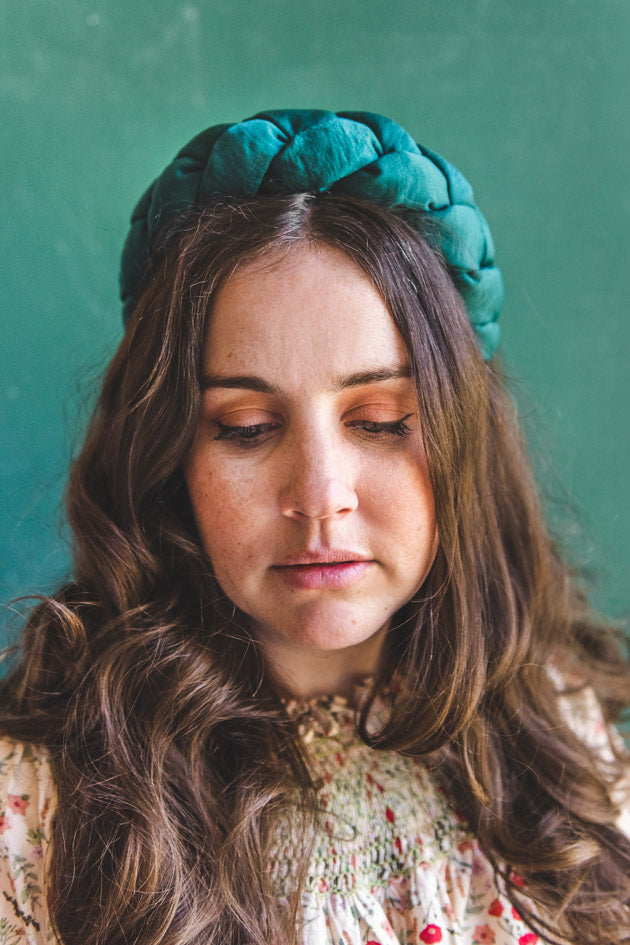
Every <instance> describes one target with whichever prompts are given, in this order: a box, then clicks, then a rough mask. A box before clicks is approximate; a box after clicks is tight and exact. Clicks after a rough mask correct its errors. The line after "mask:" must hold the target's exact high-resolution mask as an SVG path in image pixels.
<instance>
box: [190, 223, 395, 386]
mask: <svg viewBox="0 0 630 945" xmlns="http://www.w3.org/2000/svg"><path fill="white" fill-rule="evenodd" d="M406 365H408V354H407V349H406V347H405V344H404V342H403V339H402V336H401V335H400V333H399V331H398V329H397V328H396V326H395V324H394V321H393V318H392V316H391V314H390V312H389V311H388V309H387V307H386V305H385V302H384V301H383V299H382V297H381V295H380V293H379V292H378V290H377V289H376V288H375V286H374V285H373V284H372V282H371V281H370V280H369V279H368V278H367V276H366V275H365V274H364V273H363V272H362V270H361V269H360V268H359V267H358V266H357V264H356V263H354V262H353V261H352V260H351V259H349V258H348V257H347V256H346V255H345V254H344V253H342V252H341V251H340V250H337V249H333V248H331V247H328V246H323V245H319V244H317V245H312V244H309V243H306V242H304V243H301V244H299V245H298V246H296V247H295V248H294V249H291V251H289V252H288V253H283V254H282V256H276V257H275V258H262V259H256V260H254V261H252V262H251V263H247V264H245V265H243V266H241V267H240V268H239V269H238V270H237V271H236V272H235V273H234V274H233V275H231V276H230V277H229V278H228V279H226V281H225V282H224V283H223V285H222V287H221V289H220V290H219V292H218V294H217V297H216V299H215V302H214V305H213V307H212V311H211V315H210V322H209V327H208V332H207V337H206V345H205V356H204V373H205V374H212V375H217V374H229V375H234V374H256V375H260V376H263V377H265V376H267V374H269V373H271V374H272V375H274V376H276V377H286V384H288V386H292V384H295V383H302V382H304V381H305V380H306V379H307V377H308V375H309V373H317V375H318V378H319V379H320V380H324V379H327V381H328V383H329V384H330V386H335V385H338V383H339V379H340V378H343V377H347V376H348V375H351V374H358V373H360V372H368V371H374V370H377V369H383V368H385V369H389V370H401V369H404V368H405V367H406ZM292 378H293V380H292ZM281 386H286V385H285V384H282V385H281Z"/></svg>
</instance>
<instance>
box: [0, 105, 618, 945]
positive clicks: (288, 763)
mask: <svg viewBox="0 0 630 945" xmlns="http://www.w3.org/2000/svg"><path fill="white" fill-rule="evenodd" d="M122 294H123V300H124V302H125V317H126V322H127V325H126V333H125V337H124V339H123V341H122V344H121V346H120V348H119V350H118V352H117V354H116V356H115V358H114V360H113V362H112V364H111V366H110V368H109V371H108V373H107V376H106V378H105V382H104V386H103V390H102V394H101V397H100V400H99V403H98V406H97V409H96V411H95V414H94V418H93V421H92V424H91V427H90V429H89V431H88V434H87V437H86V441H85V444H84V447H83V450H82V452H81V454H80V456H79V457H78V459H77V461H76V463H75V464H74V467H73V469H72V473H71V478H70V485H69V490H68V509H69V517H70V521H71V524H72V527H73V530H74V535H75V569H74V580H73V581H72V582H71V583H70V584H68V585H66V586H65V587H64V588H62V589H61V590H60V591H59V592H58V593H57V594H56V595H54V596H53V597H52V598H50V599H47V600H45V601H43V602H42V603H41V605H40V606H39V607H38V608H37V609H36V610H35V611H34V613H33V615H32V616H31V618H30V620H29V622H28V625H27V627H26V631H25V636H24V644H23V654H22V656H21V658H20V660H19V662H18V663H17V665H16V666H15V668H14V669H13V672H12V674H11V675H10V676H9V677H8V678H7V680H6V681H5V683H4V685H3V689H2V706H3V712H2V729H3V732H4V734H5V739H4V741H3V742H2V759H3V765H2V775H3V801H4V804H5V813H4V819H3V821H2V829H3V834H2V836H3V839H4V873H3V879H2V896H1V897H0V909H1V910H2V912H1V914H2V916H3V918H2V920H1V923H2V924H0V942H7V943H9V942H11V943H12V942H19V941H25V940H26V941H29V942H33V943H42V942H45V941H48V940H49V935H53V934H54V935H55V936H56V937H57V939H58V940H59V941H60V942H62V943H64V945H75V943H76V945H79V943H80V945H97V943H98V945H105V943H106V945H114V943H115V945H122V943H130V942H133V943H137V945H154V943H158V942H159V943H169V945H171V943H172V945H175V943H177V945H193V943H195V945H200V943H204V945H206V943H219V942H220V943H222V945H223V943H230V942H232V943H237V942H238V943H245V942H247V943H259V945H263V943H265V945H268V943H285V942H291V941H295V942H305V943H311V945H313V943H317V945H320V943H321V945H330V943H334V945H338V943H342V945H345V943H357V945H358V943H362V945H365V943H371V945H375V943H381V945H396V943H400V942H405V943H407V942H422V943H425V945H426V943H431V942H451V943H465V945H472V943H484V945H486V943H494V945H507V943H515V942H518V943H519V945H532V943H534V942H536V941H538V939H539V938H540V939H541V940H544V941H548V942H563V943H567V942H568V943H572V945H578V943H579V945H596V943H597V945H602V943H607V945H608V943H609V945H613V943H614V945H619V943H621V942H626V941H628V940H629V937H630V919H629V916H630V911H629V907H630V878H629V877H630V842H629V840H628V838H627V835H626V833H627V824H625V823H624V820H623V817H624V816H625V815H624V814H623V812H622V811H623V808H624V805H626V804H627V789H624V787H623V771H624V766H625V765H626V764H627V756H626V755H625V753H624V751H623V749H622V747H621V744H620V740H619V739H618V736H616V735H615V733H614V732H613V730H611V729H610V728H609V724H610V723H611V721H612V720H614V718H615V717H616V715H617V714H618V712H619V711H620V710H621V708H622V707H623V705H624V704H625V703H626V701H627V692H628V689H627V685H628V669H627V666H625V664H624V663H623V660H622V657H621V655H620V648H619V645H618V642H617V640H616V638H615V636H614V634H613V633H612V631H611V630H610V629H609V628H608V627H606V626H603V625H601V624H600V623H599V622H596V621H595V620H593V619H592V618H591V617H590V616H589V612H588V609H587V606H586V603H585V601H584V600H583V598H582V597H581V595H580V594H579V592H578V591H577V590H576V589H575V588H574V587H573V585H572V583H571V581H570V578H569V574H568V570H567V567H566V566H565V564H564V563H563V562H562V560H561V558H560V557H559V555H558V553H557V552H556V550H555V548H554V546H553V545H552V543H551V542H550V540H549V538H548V536H547V533H546V530H545V526H544V523H543V517H542V514H541V511H540V508H539V505H538V501H537V498H536V493H535V488H534V486H533V483H532V480H531V476H530V472H529V468H528V465H527V462H526V458H525V455H524V453H523V448H522V444H521V441H520V437H519V433H518V429H517V422H516V418H515V416H514V410H513V407H512V405H511V402H510V400H509V397H508V396H507V395H506V393H505V390H504V387H503V382H502V378H501V376H500V373H499V371H498V369H497V367H496V365H495V363H494V361H493V354H494V350H495V348H496V344H497V342H498V328H497V323H496V317H497V314H498V310H499V307H500V302H501V281H500V276H499V274H498V270H497V269H496V268H495V266H494V261H493V249H492V242H491V239H490V234H489V232H488V229H487V226H486V224H485V221H484V220H483V217H481V215H480V214H479V211H478V210H477V209H476V207H475V205H474V203H473V200H472V194H471V192H470V188H469V187H468V185H467V184H466V182H465V181H464V180H463V178H462V177H461V176H460V175H459V174H458V173H457V172H456V171H455V170H454V168H452V167H450V165H448V164H447V163H446V162H444V161H443V160H442V159H441V158H439V157H437V156H436V155H433V154H431V153H430V152H428V151H426V150H425V149H421V148H419V147H418V146H416V145H415V144H414V143H413V142H412V141H411V139H410V138H409V137H408V136H407V135H406V133H405V132H404V131H403V130H402V129H401V128H399V126H397V125H395V124H394V123H393V122H390V121H388V120H387V119H383V118H380V117H378V116H373V115H367V114H364V113H345V114H339V115H333V114H331V113H327V112H291V111H289V112H273V113H265V114H263V115H260V116H256V117H255V118H254V119H250V120H248V121H245V122H241V123H239V124H237V125H234V126H219V127H217V128H212V129H209V130H208V131H207V132H204V133H202V134H201V135H199V136H198V137H197V138H196V139H194V140H193V141H192V142H191V143H190V145H188V146H187V147H186V148H185V149H184V150H183V151H182V152H180V155H178V157H177V158H176V159H175V161H174V162H173V164H172V165H170V166H169V167H168V168H167V169H166V171H165V172H164V174H163V175H162V176H161V177H160V178H158V180H157V181H156V182H155V183H154V184H153V185H152V186H151V188H150V189H149V191H147V193H146V194H145V196H144V197H143V198H142V200H141V201H140V203H139V204H138V207H137V208H136V211H135V212H134V217H133V218H132V229H131V232H130V236H129V238H128V241H127V244H126V247H125V251H124V254H123V267H122ZM626 809H627V808H626ZM624 831H625V832H624ZM49 928H50V930H51V931H50V932H49ZM2 936H4V937H2Z"/></svg>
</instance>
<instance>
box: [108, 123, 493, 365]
mask: <svg viewBox="0 0 630 945" xmlns="http://www.w3.org/2000/svg"><path fill="white" fill-rule="evenodd" d="M325 190H330V191H333V192H335V193H341V194H354V195H356V196H363V197H368V198H370V199H372V200H374V201H375V202H376V203H380V204H384V205H385V206H387V207H401V206H403V207H408V208H410V209H417V210H421V211H423V212H424V213H426V214H428V216H429V217H430V218H431V219H432V220H435V221H436V222H437V223H438V227H437V232H438V242H437V248H438V250H439V251H440V252H441V253H442V255H443V256H444V259H445V260H446V262H447V264H448V266H449V268H450V271H451V274H452V276H453V278H454V281H455V284H456V286H457V289H458V290H459V293H460V295H461V296H462V298H463V300H464V303H465V305H466V308H467V310H468V314H469V317H470V321H471V324H472V326H473V329H474V331H475V334H476V336H477V339H478V342H479V346H480V348H481V352H482V354H483V356H484V358H485V359H486V360H489V359H490V358H491V357H492V355H493V354H494V352H495V351H496V349H497V346H498V344H499V325H498V323H497V319H498V316H499V310H500V308H501V302H502V300H503V284H502V281H501V274H500V272H499V270H498V269H497V268H496V266H495V265H494V246H493V243H492V237H491V235H490V230H489V229H488V224H487V223H486V221H485V219H484V218H483V216H482V215H481V213H480V212H479V210H478V209H477V207H476V206H475V203H474V200H473V193H472V189H471V187H470V184H469V183H468V181H467V180H466V179H465V178H464V177H463V176H462V175H461V174H460V173H459V171H458V170H456V169H455V168H454V167H453V166H452V165H451V164H449V163H448V162H447V161H445V160H444V159H443V158H441V157H439V156H438V155H437V154H433V153H432V152H431V151H429V150H427V148H423V147H422V146H421V145H418V144H415V142H414V141H413V140H412V138H410V137H409V135H408V134H407V132H406V131H405V130H404V129H403V128H401V127H400V125H397V124H396V123H395V122H393V121H390V119H388V118H384V117H383V116H381V115H373V114H371V113H370V112H337V113H334V112H327V111H307V110H301V109H296V110H292V109H287V110H280V111H270V112H260V113H259V114H258V115H254V116H253V118H248V119H246V120H245V121H242V122H239V123H238V124H234V125H215V126H214V127H212V128H208V129H207V130H206V131H202V132H201V134H199V135H197V136H196V137H195V138H193V139H192V141H190V142H189V144H187V145H186V146H185V147H184V148H182V150H181V151H180V152H179V154H178V155H177V157H176V158H175V160H174V161H173V162H172V163H171V164H169V166H168V167H167V168H166V170H165V171H164V172H163V173H162V174H161V175H160V177H158V178H157V180H155V181H154V182H153V184H151V186H150V187H149V189H148V190H147V191H146V193H145V194H144V195H143V197H142V198H141V199H140V201H139V202H138V204H137V206H136V208H135V210H134V211H133V214H132V217H131V229H130V231H129V235H128V236H127V240H126V242H125V246H124V249H123V254H122V263H121V271H120V291H121V298H122V301H123V319H124V321H125V323H126V322H127V320H128V317H129V313H130V311H131V309H132V308H133V306H134V304H135V303H136V301H137V299H138V296H139V293H140V289H141V287H142V285H143V280H144V277H145V274H146V271H147V268H148V262H149V254H150V247H151V245H152V244H153V243H154V240H155V237H156V234H157V233H158V232H159V231H160V230H161V229H162V228H163V227H164V226H165V224H167V223H168V222H169V221H170V220H171V219H172V218H173V217H174V215H175V214H177V213H180V212H182V211H184V210H187V209H190V208H191V207H194V206H203V205H206V204H209V203H211V202H212V200H213V199H214V198H216V197H219V196H237V195H240V196H253V195H255V194H265V193H299V192H302V191H305V192H311V193H312V192H321V191H325Z"/></svg>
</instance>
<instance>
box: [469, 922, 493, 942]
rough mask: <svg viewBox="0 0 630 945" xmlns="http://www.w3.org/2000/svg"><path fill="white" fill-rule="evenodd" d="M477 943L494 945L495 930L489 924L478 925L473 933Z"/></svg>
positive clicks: (474, 940)
mask: <svg viewBox="0 0 630 945" xmlns="http://www.w3.org/2000/svg"><path fill="white" fill-rule="evenodd" d="M473 942H475V943H476V945H494V932H493V931H492V929H491V928H490V926H489V925H476V926H475V931H474V934H473Z"/></svg>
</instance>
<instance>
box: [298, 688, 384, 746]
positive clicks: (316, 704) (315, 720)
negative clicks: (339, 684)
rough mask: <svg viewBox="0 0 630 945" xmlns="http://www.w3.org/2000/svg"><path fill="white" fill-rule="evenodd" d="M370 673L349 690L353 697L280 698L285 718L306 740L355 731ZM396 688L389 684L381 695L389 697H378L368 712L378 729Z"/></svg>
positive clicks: (366, 692) (367, 689) (366, 691)
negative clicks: (287, 718) (293, 723)
mask: <svg viewBox="0 0 630 945" xmlns="http://www.w3.org/2000/svg"><path fill="white" fill-rule="evenodd" d="M372 679H373V677H372V676H367V677H365V678H363V679H361V680H359V681H358V682H357V683H356V684H355V686H354V688H353V691H352V696H351V697H350V698H349V697H347V696H342V695H339V694H331V695H318V696H311V697H310V698H307V699H301V698H297V697H286V698H283V699H282V702H283V704H284V709H285V712H286V714H287V715H288V717H289V718H290V719H291V720H292V721H294V722H295V723H296V724H297V730H298V734H299V735H300V737H301V738H302V739H303V741H304V742H305V743H308V742H310V741H312V740H313V739H314V738H317V737H319V738H330V737H334V736H335V735H339V734H340V733H341V732H353V731H356V727H357V720H358V717H359V712H360V711H361V706H362V705H363V703H364V702H365V700H366V698H367V695H368V691H369V688H370V685H371V683H372ZM395 693H396V687H395V686H394V685H392V686H391V687H388V688H387V690H386V691H385V693H384V695H385V696H386V697H388V698H386V699H385V700H384V699H377V700H376V702H375V704H374V708H373V710H372V711H371V713H370V720H372V719H373V720H374V723H375V725H376V728H380V726H381V725H382V724H383V722H384V720H385V716H386V714H387V712H388V711H389V710H390V708H391V702H392V701H393V699H394V698H395Z"/></svg>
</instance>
